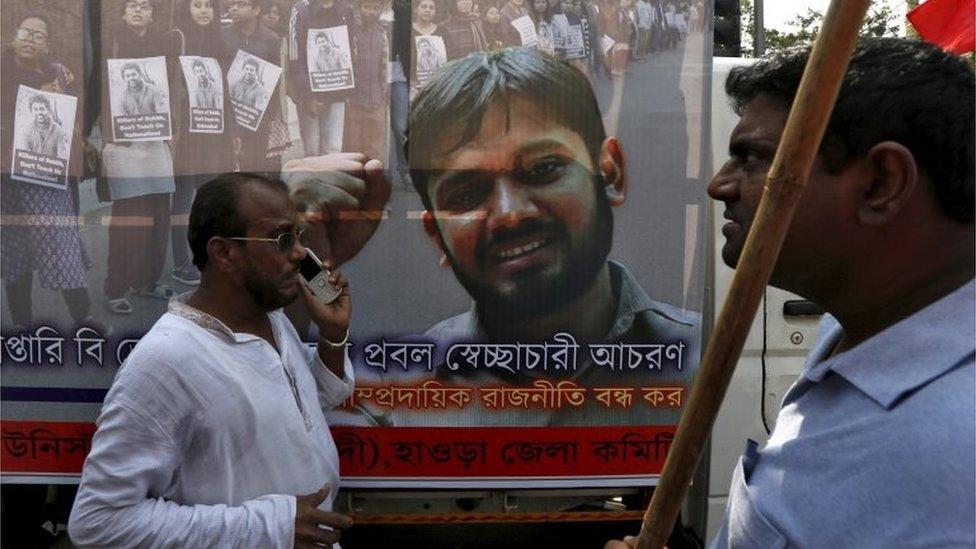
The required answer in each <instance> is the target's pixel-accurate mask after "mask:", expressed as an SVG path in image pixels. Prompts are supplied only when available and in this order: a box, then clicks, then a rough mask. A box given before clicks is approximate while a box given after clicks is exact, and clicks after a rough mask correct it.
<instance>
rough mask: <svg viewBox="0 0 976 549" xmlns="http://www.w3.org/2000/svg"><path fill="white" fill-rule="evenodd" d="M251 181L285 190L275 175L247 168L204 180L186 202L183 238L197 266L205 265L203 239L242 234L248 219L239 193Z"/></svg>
mask: <svg viewBox="0 0 976 549" xmlns="http://www.w3.org/2000/svg"><path fill="white" fill-rule="evenodd" d="M252 185H256V186H260V187H264V188H267V189H271V190H276V191H281V192H283V193H285V194H287V193H288V187H287V186H286V185H285V184H284V183H282V182H281V181H280V180H278V179H269V178H267V177H264V176H263V175H259V174H256V173H249V172H228V173H225V174H222V175H218V176H217V177H215V178H213V179H211V180H210V181H207V182H206V183H204V184H203V185H201V186H200V188H199V189H197V194H196V196H195V197H194V199H193V205H192V206H190V226H189V230H188V235H187V239H188V240H189V241H190V251H191V252H192V253H193V264H194V265H195V266H196V267H197V268H198V269H200V270H203V268H204V267H205V266H206V265H207V261H208V259H209V257H208V255H207V243H208V242H210V239H211V238H213V237H215V236H224V237H229V236H244V233H245V232H246V231H247V223H248V220H246V219H244V218H243V217H241V212H240V204H241V197H242V196H244V194H245V193H246V192H247V191H248V189H249V188H251V186H252Z"/></svg>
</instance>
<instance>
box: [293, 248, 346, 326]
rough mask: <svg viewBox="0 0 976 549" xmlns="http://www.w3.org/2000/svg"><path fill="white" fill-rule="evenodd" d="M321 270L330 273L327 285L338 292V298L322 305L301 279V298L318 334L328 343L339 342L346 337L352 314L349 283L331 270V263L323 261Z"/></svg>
mask: <svg viewBox="0 0 976 549" xmlns="http://www.w3.org/2000/svg"><path fill="white" fill-rule="evenodd" d="M322 268H323V269H327V270H329V271H331V274H330V275H329V284H331V285H332V286H333V287H334V288H338V289H339V290H340V293H339V297H337V298H335V300H334V301H333V302H332V303H323V302H322V301H321V300H320V299H318V298H317V297H315V294H313V293H312V290H311V289H309V287H308V282H306V281H305V278H304V277H303V278H302V279H301V280H302V296H303V297H304V298H305V306H306V307H307V308H308V314H309V316H311V318H312V322H314V323H315V324H316V325H318V327H319V334H321V335H322V337H324V338H326V339H328V340H329V341H333V342H339V341H342V339H343V338H344V337H345V336H346V330H348V328H349V317H350V315H351V314H352V298H351V297H350V295H349V281H348V280H346V277H344V276H342V274H341V273H340V272H339V271H336V270H333V267H332V262H331V261H323V262H322Z"/></svg>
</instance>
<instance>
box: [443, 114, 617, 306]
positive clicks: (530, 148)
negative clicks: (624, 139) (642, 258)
mask: <svg viewBox="0 0 976 549" xmlns="http://www.w3.org/2000/svg"><path fill="white" fill-rule="evenodd" d="M540 111H541V110H540V109H539V108H538V105H536V104H534V103H532V102H530V101H527V100H522V99H515V100H514V101H512V102H511V103H510V108H509V109H507V110H506V108H505V106H504V105H502V104H497V103H496V104H495V105H492V106H491V107H490V108H489V109H488V111H487V113H486V115H485V118H484V120H483V122H482V125H481V128H480V130H479V133H478V135H477V136H476V137H475V138H474V139H473V140H472V141H471V142H469V143H467V144H465V145H464V146H463V147H461V148H460V149H458V150H456V151H454V152H452V153H451V154H449V155H447V156H446V157H444V158H443V160H440V161H435V162H434V165H433V166H431V168H432V175H431V177H430V180H429V182H428V187H427V188H428V192H429V193H430V197H431V202H432V204H433V207H434V209H435V210H436V211H435V212H427V213H426V214H425V215H424V222H425V229H426V230H427V233H428V235H429V236H430V237H431V238H432V239H433V240H434V241H435V243H436V244H437V245H438V246H439V247H440V249H441V251H442V252H443V253H444V256H445V258H446V259H447V261H448V262H449V263H450V265H451V267H452V268H453V270H454V273H455V275H456V276H457V278H458V281H459V282H460V283H461V284H462V285H463V286H464V287H465V289H466V290H467V291H468V293H469V294H471V296H472V297H473V298H474V299H475V301H476V302H478V304H479V306H480V307H486V306H489V307H492V308H494V309H496V310H502V311H507V312H510V313H512V314H518V315H524V316H535V315H542V314H545V313H547V312H550V311H552V310H555V309H557V308H559V307H560V306H562V305H563V304H565V303H567V302H568V301H570V300H572V299H574V298H576V297H578V296H580V295H581V294H582V293H583V292H585V291H586V289H587V288H589V286H590V284H591V283H592V281H593V279H594V278H595V276H596V274H597V273H598V272H599V270H600V268H601V267H602V266H603V264H604V263H605V261H606V257H607V254H608V253H609V250H610V246H611V240H612V233H613V218H612V213H611V211H610V201H609V200H608V198H607V195H606V194H605V189H606V187H605V185H604V183H603V178H602V176H599V175H595V174H596V173H597V172H598V169H597V167H596V166H594V164H593V160H592V159H591V157H590V153H589V151H588V149H587V147H586V143H584V141H583V138H582V137H581V136H580V135H578V134H576V133H575V132H573V131H572V130H570V129H568V128H566V127H565V126H563V125H562V124H560V123H558V122H556V121H553V120H548V119H546V118H545V116H544V115H543V114H541V112H540ZM614 143H615V142H614ZM451 144H452V143H449V142H447V141H445V143H444V149H445V150H448V149H450V145H451ZM616 150H619V148H617V149H616ZM601 154H602V153H601ZM621 202H622V198H621Z"/></svg>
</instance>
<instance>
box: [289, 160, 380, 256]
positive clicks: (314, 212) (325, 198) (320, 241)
mask: <svg viewBox="0 0 976 549" xmlns="http://www.w3.org/2000/svg"><path fill="white" fill-rule="evenodd" d="M281 179H282V180H283V181H284V182H285V183H287V184H288V188H289V189H290V190H291V195H292V198H293V199H295V201H296V202H298V203H299V204H300V205H301V206H302V207H304V209H305V216H306V220H307V221H308V222H309V237H310V247H311V248H312V249H313V250H314V251H315V252H316V254H317V255H319V257H320V258H322V259H326V258H328V259H330V260H332V263H334V264H335V265H336V266H339V265H342V264H343V263H345V262H346V261H349V260H350V259H352V258H353V257H355V256H356V254H358V253H359V251H360V250H361V249H362V248H363V246H365V245H366V242H368V241H369V239H370V237H372V236H373V233H374V232H376V228H377V226H379V223H380V220H381V219H382V218H383V216H384V213H385V210H384V208H385V207H386V203H387V201H388V200H389V199H390V181H389V180H388V179H387V178H386V175H385V174H384V173H383V163H382V162H380V161H379V160H375V159H372V160H370V159H368V158H366V155H364V154H362V153H335V154H325V155H322V156H311V157H307V158H299V159H295V160H291V161H289V162H287V163H286V164H285V166H284V168H282V170H281Z"/></svg>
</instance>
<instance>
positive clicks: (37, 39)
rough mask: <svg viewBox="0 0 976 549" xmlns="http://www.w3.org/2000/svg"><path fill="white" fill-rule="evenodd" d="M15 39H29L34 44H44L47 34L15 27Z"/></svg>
mask: <svg viewBox="0 0 976 549" xmlns="http://www.w3.org/2000/svg"><path fill="white" fill-rule="evenodd" d="M17 39H18V40H29V41H31V42H33V43H35V44H46V43H47V34H46V33H43V32H41V31H36V30H31V29H25V28H23V27H21V28H19V29H17Z"/></svg>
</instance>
